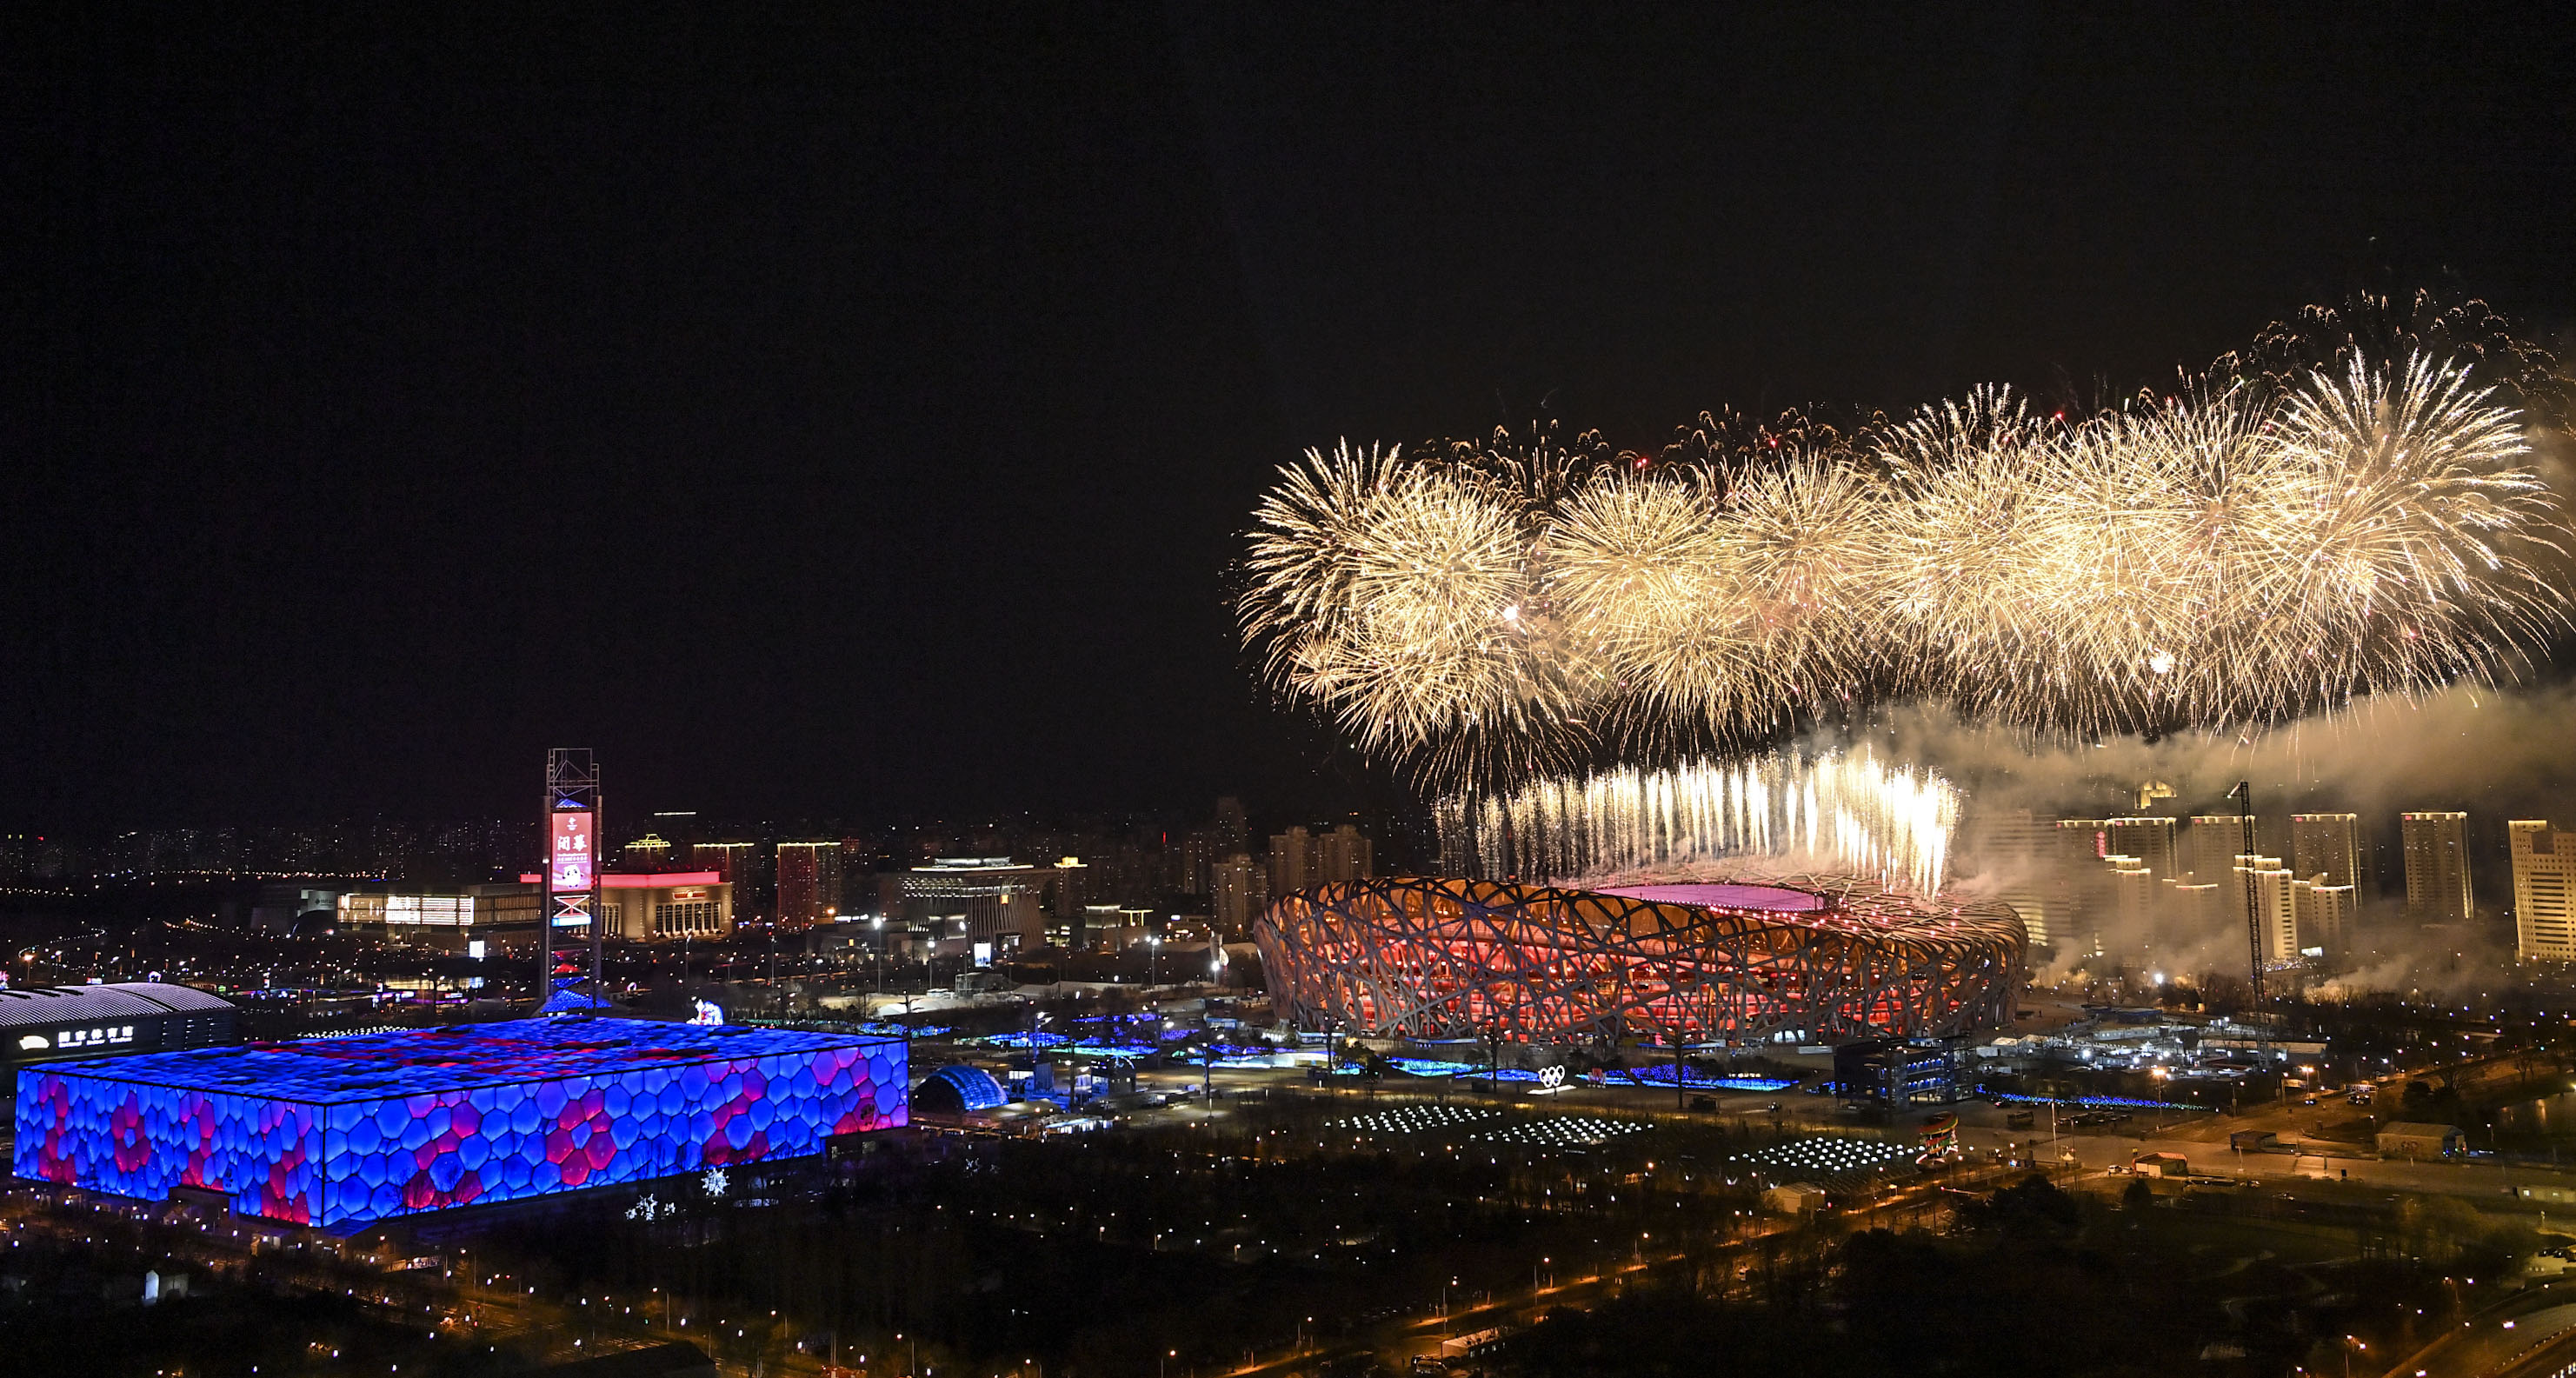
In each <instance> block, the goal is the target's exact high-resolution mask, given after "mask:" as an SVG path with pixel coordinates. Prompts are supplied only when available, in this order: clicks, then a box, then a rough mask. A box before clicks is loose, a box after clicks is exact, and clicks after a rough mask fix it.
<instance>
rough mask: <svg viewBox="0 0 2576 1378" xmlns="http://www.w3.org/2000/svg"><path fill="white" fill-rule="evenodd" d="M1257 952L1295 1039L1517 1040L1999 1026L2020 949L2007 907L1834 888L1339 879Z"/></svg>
mask: <svg viewBox="0 0 2576 1378" xmlns="http://www.w3.org/2000/svg"><path fill="white" fill-rule="evenodd" d="M1253 935H1254V938H1255V940H1256V941H1257V942H1258V943H1259V944H1260V947H1261V959H1262V965H1263V969H1264V971H1265V973H1266V974H1267V976H1268V978H1269V982H1270V989H1271V1000H1272V1003H1273V1005H1274V1006H1275V1007H1276V1008H1278V1009H1280V1010H1281V1011H1283V1012H1284V1013H1285V1014H1286V1015H1287V1016H1288V1017H1289V1018H1291V1019H1293V1020H1294V1021H1295V1022H1296V1023H1297V1024H1298V1026H1299V1027H1301V1028H1306V1029H1321V1030H1348V1031H1350V1032H1353V1033H1362V1034H1369V1035H1385V1036H1404V1037H1413V1038H1462V1037H1493V1038H1501V1039H1506V1040H1510V1041H1515V1042H1552V1041H1572V1040H1600V1041H1607V1040H1611V1039H1616V1038H1618V1037H1620V1036H1622V1035H1627V1034H1656V1035H1677V1036H1679V1037H1681V1038H1683V1039H1685V1040H1689V1041H1712V1040H1720V1039H1723V1040H1727V1041H1731V1042H1757V1041H1763V1040H1769V1039H1776V1038H1783V1037H1794V1038H1816V1039H1852V1038H1920V1037H1939V1036H1944V1035H1948V1034H1954V1033H1960V1032H1963V1031H1966V1030H1969V1029H1975V1028H2001V1027H2005V1026H2008V1025H2009V1024H2010V1023H2011V1021H2012V1012H2013V1006H2012V1002H2013V999H2014V997H2015V996H2016V995H2017V994H2018V993H2019V991H2020V989H2021V981H2022V958H2023V954H2024V950H2025V948H2026V946H2027V939H2026V937H2025V935H2024V932H2023V929H2022V925H2021V921H2020V920H2019V919H2018V918H2016V917H2014V915H2013V913H2012V911H2011V910H2010V909H2009V908H2008V907H2006V906H2004V905H2001V904H1995V903H1952V902H1948V901H1940V900H1926V899H1923V898H1921V897H1917V896H1912V895H1906V894H1899V893H1894V892H1889V891H1885V890H1881V889H1878V888H1877V887H1875V886H1872V885H1869V884H1867V883H1865V882H1859V881H1853V880H1847V879H1841V878H1804V879H1800V880H1789V881H1782V882H1780V883H1776V884H1775V883H1769V882H1764V883H1758V884H1756V883H1746V884H1696V885H1648V886H1623V887H1619V888H1615V889H1605V890H1565V889H1557V888H1555V887H1551V886H1542V885H1508V884H1497V883H1493V882H1489V881H1475V880H1446V879H1425V878H1404V879H1386V880H1362V881H1348V882H1341V883H1336V884H1329V885H1318V886H1315V887H1312V888H1310V889H1307V890H1303V891H1298V892H1296V893H1292V894H1289V895H1285V896H1282V897H1280V898H1279V899H1277V900H1275V901H1273V902H1272V903H1271V905H1270V908H1269V909H1268V910H1267V911H1266V912H1264V913H1263V915H1262V917H1261V920H1260V922H1259V923H1258V924H1256V925H1255V926H1254V929H1253Z"/></svg>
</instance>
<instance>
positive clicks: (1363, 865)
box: [1315, 823, 1377, 881]
mask: <svg viewBox="0 0 2576 1378" xmlns="http://www.w3.org/2000/svg"><path fill="white" fill-rule="evenodd" d="M1315 867H1316V878H1317V879H1319V880H1324V881H1337V880H1366V879H1368V878H1369V877H1371V876H1373V875H1376V874H1377V847H1376V845H1375V844H1373V843H1371V842H1370V841H1369V840H1368V836H1367V835H1366V834H1365V833H1362V832H1361V831H1360V830H1359V829H1358V828H1357V827H1354V826H1353V825H1351V824H1348V823H1344V824H1343V825H1341V826H1340V827H1338V828H1335V829H1333V830H1332V831H1331V832H1329V833H1326V834H1324V835H1322V836H1320V837H1318V838H1316V839H1315Z"/></svg>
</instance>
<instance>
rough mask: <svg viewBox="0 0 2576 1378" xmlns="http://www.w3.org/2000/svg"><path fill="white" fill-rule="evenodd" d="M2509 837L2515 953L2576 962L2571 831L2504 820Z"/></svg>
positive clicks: (2575, 860)
mask: <svg viewBox="0 0 2576 1378" xmlns="http://www.w3.org/2000/svg"><path fill="white" fill-rule="evenodd" d="M2505 827H2506V829H2507V830H2508V831H2509V832H2510V833H2511V835H2512V839H2513V936H2514V949H2515V955H2516V956H2518V957H2520V958H2521V959H2522V960H2524V961H2526V962H2531V961H2545V962H2576V833H2564V832H2560V831H2558V830H2557V829H2556V828H2554V827H2551V826H2550V825H2549V824H2548V823H2547V822H2546V821H2544V820H2540V819H2528V818H2523V819H2516V820H2514V821H2513V822H2511V823H2507V824H2506V825H2505Z"/></svg>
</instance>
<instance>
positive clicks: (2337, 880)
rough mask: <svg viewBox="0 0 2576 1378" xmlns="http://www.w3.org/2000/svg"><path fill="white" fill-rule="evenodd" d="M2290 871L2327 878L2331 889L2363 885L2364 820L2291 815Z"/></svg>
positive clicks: (2346, 815) (2348, 816) (2333, 815)
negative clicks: (2333, 886) (2362, 835)
mask: <svg viewBox="0 0 2576 1378" xmlns="http://www.w3.org/2000/svg"><path fill="white" fill-rule="evenodd" d="M2290 869H2291V870H2292V871H2295V872H2297V873H2298V874H2300V875H2302V876H2323V877H2325V883H2326V884H2328V885H2350V886H2358V885H2360V884H2361V818H2360V816H2359V815H2357V814H2349V813H2294V814H2291V815H2290Z"/></svg>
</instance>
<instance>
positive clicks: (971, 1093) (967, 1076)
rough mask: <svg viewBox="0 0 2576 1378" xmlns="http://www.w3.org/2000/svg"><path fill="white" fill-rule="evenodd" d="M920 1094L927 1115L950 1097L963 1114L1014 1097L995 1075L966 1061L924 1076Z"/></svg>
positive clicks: (989, 1106)
mask: <svg viewBox="0 0 2576 1378" xmlns="http://www.w3.org/2000/svg"><path fill="white" fill-rule="evenodd" d="M920 1095H921V1098H922V1110H923V1111H924V1112H925V1113H927V1112H929V1111H931V1110H933V1109H936V1108H937V1106H936V1105H935V1104H934V1102H936V1101H938V1100H940V1099H943V1098H945V1097H946V1096H952V1095H953V1096H955V1097H956V1098H957V1108H958V1109H959V1110H962V1111H977V1110H990V1109H993V1108H994V1107H996V1106H998V1105H1000V1104H1002V1103H1003V1102H1004V1101H1007V1100H1009V1099H1010V1098H1011V1097H1010V1093H1009V1092H1007V1091H1004V1090H1003V1089H1002V1083H1000V1082H998V1081H995V1080H993V1074H992V1073H990V1072H987V1071H985V1070H984V1069H983V1068H981V1067H972V1066H968V1065H967V1064H965V1063H963V1062H952V1063H949V1064H948V1065H947V1066H945V1067H942V1068H940V1069H939V1070H938V1071H936V1072H933V1073H931V1074H930V1075H929V1076H926V1077H923V1078H922V1079H921V1090H920Z"/></svg>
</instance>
